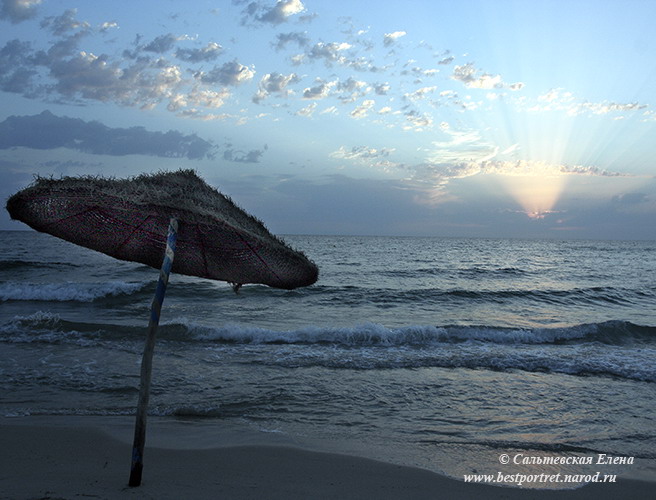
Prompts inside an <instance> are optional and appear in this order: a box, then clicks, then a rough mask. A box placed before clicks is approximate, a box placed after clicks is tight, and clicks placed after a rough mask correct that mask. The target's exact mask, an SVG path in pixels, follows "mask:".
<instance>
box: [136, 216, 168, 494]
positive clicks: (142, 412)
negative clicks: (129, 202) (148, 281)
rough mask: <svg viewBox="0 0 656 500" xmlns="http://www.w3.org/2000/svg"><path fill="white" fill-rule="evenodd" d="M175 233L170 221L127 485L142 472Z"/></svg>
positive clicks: (145, 356) (150, 325)
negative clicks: (151, 387)
mask: <svg viewBox="0 0 656 500" xmlns="http://www.w3.org/2000/svg"><path fill="white" fill-rule="evenodd" d="M177 233H178V221H177V220H176V219H171V222H170V224H169V232H168V237H167V239H166V252H165V254H164V261H163V262H162V268H161V270H160V272H159V281H158V282H157V290H156V291H155V297H154V298H153V303H152V306H151V307H150V321H149V322H148V336H147V337H146V345H145V346H144V352H143V358H142V360H141V385H140V388H139V404H138V406H137V419H136V422H135V425H134V444H133V446H132V467H131V469H130V482H129V483H128V484H129V485H130V486H139V485H141V473H142V471H143V451H144V443H145V440H146V415H147V413H148V398H149V396H150V379H151V372H152V368H153V351H154V349H155V336H156V335H157V326H158V325H159V315H160V311H161V309H162V302H163V301H164V294H165V293H166V285H167V284H168V282H169V273H170V272H171V266H172V265H173V256H174V253H175V241H176V238H177Z"/></svg>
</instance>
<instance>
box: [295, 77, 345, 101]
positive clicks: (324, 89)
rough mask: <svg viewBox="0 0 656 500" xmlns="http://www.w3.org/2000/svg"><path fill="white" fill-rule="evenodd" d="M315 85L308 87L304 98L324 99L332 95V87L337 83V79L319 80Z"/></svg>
mask: <svg viewBox="0 0 656 500" xmlns="http://www.w3.org/2000/svg"><path fill="white" fill-rule="evenodd" d="M317 83H318V84H317V85H315V86H314V87H308V88H306V89H305V90H304V91H303V99H324V98H326V97H328V96H329V95H330V91H331V89H333V88H334V87H335V86H336V85H337V81H336V80H334V81H332V82H324V81H322V80H319V81H318V82H317Z"/></svg>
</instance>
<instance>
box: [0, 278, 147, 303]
mask: <svg viewBox="0 0 656 500" xmlns="http://www.w3.org/2000/svg"><path fill="white" fill-rule="evenodd" d="M145 285H146V283H128V282H125V281H107V282H90V283H75V282H66V283H20V282H8V283H2V284H0V301H8V300H34V301H54V302H66V301H75V302H92V301H94V300H96V299H99V298H102V297H109V296H116V295H129V294H132V293H134V292H137V291H139V290H141V289H142V288H143V287H144V286H145Z"/></svg>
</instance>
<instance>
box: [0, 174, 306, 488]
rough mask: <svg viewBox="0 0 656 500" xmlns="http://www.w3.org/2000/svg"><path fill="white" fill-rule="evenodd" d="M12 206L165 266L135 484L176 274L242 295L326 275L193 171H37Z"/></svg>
mask: <svg viewBox="0 0 656 500" xmlns="http://www.w3.org/2000/svg"><path fill="white" fill-rule="evenodd" d="M7 210H8V211H9V214H10V215H11V217H12V219H17V220H20V221H22V222H24V223H26V224H27V225H29V226H31V227H32V228H34V229H36V230H37V231H41V232H44V233H49V234H51V235H53V236H57V237H58V238H62V239H64V240H67V241H70V242H72V243H75V244H77V245H81V246H84V247H87V248H91V249H93V250H97V251H100V252H103V253H105V254H107V255H111V256H112V257H115V258H117V259H121V260H128V261H134V262H140V263H142V264H147V265H149V266H152V267H154V268H158V269H160V277H159V281H158V284H157V290H156V292H155V297H154V299H153V303H152V306H151V314H150V321H149V325H148V334H147V337H146V345H145V347H144V353H143V359H142V363H141V386H140V391H139V403H138V407H137V419H136V423H135V437H134V444H133V452H132V466H131V470H130V482H129V484H130V486H139V485H140V484H141V476H142V469H143V449H144V442H145V433H146V414H147V407H148V398H149V393H150V378H151V367H152V354H153V349H154V345H155V336H156V332H157V326H158V324H159V315H160V309H161V306H162V301H163V299H164V294H165V291H166V286H167V283H168V276H169V272H171V271H173V272H176V273H180V274H186V275H190V276H199V277H202V278H210V279H215V280H221V281H227V282H229V283H231V284H232V285H233V288H234V290H235V291H238V290H239V288H240V287H241V286H242V285H243V284H247V283H259V284H264V285H268V286H271V287H275V288H283V289H293V288H297V287H301V286H308V285H311V284H313V283H314V282H315V281H316V280H317V278H318V274H319V270H318V268H317V266H316V265H315V264H314V263H313V262H312V261H310V260H309V259H308V258H307V257H306V256H305V255H304V254H303V253H301V252H299V251H296V250H293V249H292V248H290V247H289V246H287V245H286V244H285V243H284V242H283V241H282V240H281V239H279V238H277V237H275V236H274V235H272V234H271V233H270V232H269V231H268V230H267V229H266V227H265V226H264V224H263V223H262V222H261V221H259V220H258V219H256V218H255V217H253V216H251V215H249V214H247V213H246V212H244V211H243V210H242V209H240V208H239V207H237V206H236V205H235V204H234V203H233V202H232V201H231V200H230V198H228V197H226V196H225V195H223V194H221V193H220V192H219V191H217V190H216V189H214V188H213V187H211V186H209V185H208V184H206V183H205V182H204V181H203V180H202V179H201V178H200V177H198V175H196V173H195V172H194V171H193V170H178V171H176V172H161V173H156V174H151V175H147V174H144V175H140V176H137V177H133V178H129V179H113V178H110V179H108V178H103V177H94V176H82V177H63V178H61V179H53V178H44V177H37V178H36V179H35V181H34V182H33V184H32V185H31V186H28V187H27V188H25V189H23V190H22V191H19V192H18V193H16V194H14V195H13V196H12V197H10V198H9V199H8V200H7Z"/></svg>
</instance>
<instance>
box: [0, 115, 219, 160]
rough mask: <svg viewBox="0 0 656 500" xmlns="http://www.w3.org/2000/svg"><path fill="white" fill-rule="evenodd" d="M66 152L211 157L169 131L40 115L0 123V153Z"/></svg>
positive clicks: (196, 140)
mask: <svg viewBox="0 0 656 500" xmlns="http://www.w3.org/2000/svg"><path fill="white" fill-rule="evenodd" d="M15 147H25V148H31V149H42V150H44V149H56V148H68V149H74V150H77V151H81V152H83V153H90V154H104V155H110V156H124V155H130V154H141V155H149V156H159V157H165V158H188V159H190V160H194V159H201V158H206V157H207V158H211V157H213V150H214V148H215V147H214V145H213V144H212V143H211V142H208V141H206V140H204V139H201V138H200V137H198V136H196V135H195V134H191V135H184V134H182V133H180V132H177V131H173V130H170V131H168V132H151V131H148V130H146V129H145V128H143V127H130V128H127V129H126V128H110V127H107V126H106V125H103V124H102V123H100V122H97V121H91V122H86V121H84V120H81V119H78V118H67V117H59V116H56V115H53V114H52V113H51V112H50V111H43V112H42V113H40V114H38V115H33V116H10V117H8V118H7V119H6V120H4V121H3V122H0V149H9V148H15Z"/></svg>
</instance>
